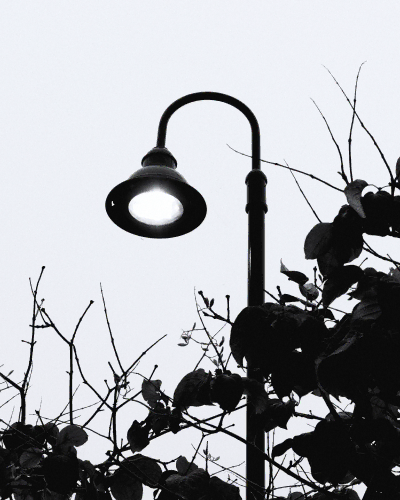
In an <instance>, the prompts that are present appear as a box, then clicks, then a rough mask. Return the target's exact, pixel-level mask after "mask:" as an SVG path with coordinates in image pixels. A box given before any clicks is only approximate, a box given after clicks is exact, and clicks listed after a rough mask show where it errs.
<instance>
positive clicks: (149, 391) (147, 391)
mask: <svg viewBox="0 0 400 500" xmlns="http://www.w3.org/2000/svg"><path fill="white" fill-rule="evenodd" d="M178 345H179V344H178ZM182 345H187V344H182ZM161 383H162V382H161V380H143V382H142V396H143V398H144V400H145V401H147V402H148V403H149V406H151V407H152V408H154V407H155V406H156V404H157V403H158V401H160V398H161V395H160V387H161Z"/></svg>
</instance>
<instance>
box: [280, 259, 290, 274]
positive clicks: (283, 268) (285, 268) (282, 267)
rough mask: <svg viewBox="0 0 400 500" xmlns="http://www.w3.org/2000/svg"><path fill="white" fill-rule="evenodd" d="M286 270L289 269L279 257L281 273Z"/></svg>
mask: <svg viewBox="0 0 400 500" xmlns="http://www.w3.org/2000/svg"><path fill="white" fill-rule="evenodd" d="M286 271H289V269H288V268H287V267H286V266H285V264H284V263H283V262H282V259H281V273H284V272H286Z"/></svg>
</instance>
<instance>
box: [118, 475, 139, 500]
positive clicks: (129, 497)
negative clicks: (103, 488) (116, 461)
mask: <svg viewBox="0 0 400 500" xmlns="http://www.w3.org/2000/svg"><path fill="white" fill-rule="evenodd" d="M111 493H112V495H113V497H114V498H115V500H141V499H142V496H143V485H142V483H141V482H140V481H139V480H138V479H136V478H134V477H132V476H131V475H130V474H127V473H126V472H124V471H123V470H122V469H117V470H116V471H115V472H114V475H113V477H112V483H111Z"/></svg>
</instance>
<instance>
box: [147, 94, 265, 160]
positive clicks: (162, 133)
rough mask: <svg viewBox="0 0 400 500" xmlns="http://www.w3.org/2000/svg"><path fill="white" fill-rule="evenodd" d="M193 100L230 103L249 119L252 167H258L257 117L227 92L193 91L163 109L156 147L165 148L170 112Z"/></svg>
mask: <svg viewBox="0 0 400 500" xmlns="http://www.w3.org/2000/svg"><path fill="white" fill-rule="evenodd" d="M195 101H220V102H225V103H226V104H230V105H231V106H233V107H234V108H236V109H238V110H239V111H241V112H242V113H243V114H244V115H245V117H246V118H247V119H248V120H249V122H250V126H251V143H252V168H253V169H260V168H261V166H260V127H259V126H258V122H257V118H256V117H255V116H254V113H253V112H252V111H251V109H250V108H248V107H247V106H246V105H245V104H243V103H242V102H241V101H239V100H238V99H235V98H234V97H231V96H230V95H227V94H221V93H219V92H195V93H194V94H188V95H186V96H184V97H181V98H180V99H178V100H176V101H175V102H173V103H172V104H171V105H170V106H168V108H167V109H166V110H165V111H164V113H163V115H162V117H161V119H160V123H159V125H158V135H157V147H158V148H165V137H166V135H167V125H168V121H169V119H170V118H171V116H172V114H173V113H175V111H177V110H178V109H179V108H181V107H182V106H185V104H189V103H190V102H195Z"/></svg>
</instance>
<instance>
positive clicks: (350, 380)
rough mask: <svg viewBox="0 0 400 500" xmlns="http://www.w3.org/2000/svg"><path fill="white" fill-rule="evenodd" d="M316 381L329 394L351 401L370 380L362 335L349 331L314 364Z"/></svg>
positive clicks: (364, 388)
mask: <svg viewBox="0 0 400 500" xmlns="http://www.w3.org/2000/svg"><path fill="white" fill-rule="evenodd" d="M316 366H317V374H318V379H319V381H320V383H321V385H322V387H323V388H324V389H325V390H326V391H327V392H329V393H330V394H332V395H334V396H336V397H338V396H344V397H347V398H348V399H351V400H353V398H355V397H357V395H358V394H359V393H360V391H362V390H366V387H367V385H368V380H369V379H370V377H371V375H370V368H369V366H368V363H367V358H366V352H365V342H364V341H363V334H362V333H359V332H357V331H351V330H350V331H349V332H348V333H347V334H346V335H345V337H344V338H343V339H342V341H341V342H340V344H339V346H338V347H337V348H336V349H335V350H334V351H333V352H332V353H331V354H329V355H328V356H326V357H323V358H321V359H319V360H317V362H316Z"/></svg>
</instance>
